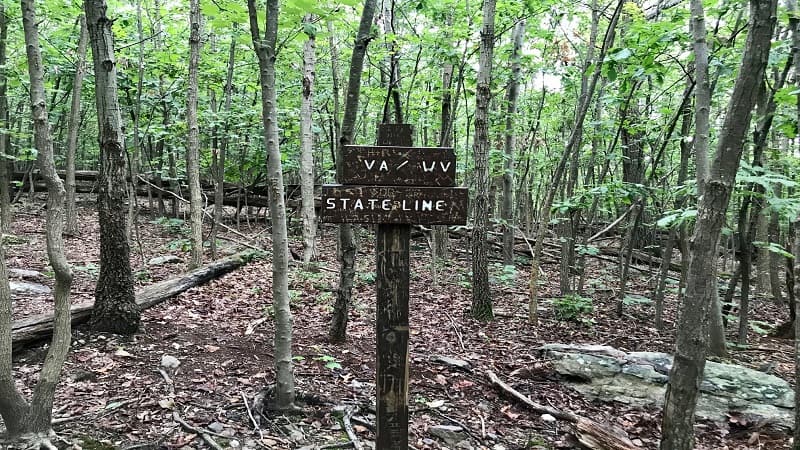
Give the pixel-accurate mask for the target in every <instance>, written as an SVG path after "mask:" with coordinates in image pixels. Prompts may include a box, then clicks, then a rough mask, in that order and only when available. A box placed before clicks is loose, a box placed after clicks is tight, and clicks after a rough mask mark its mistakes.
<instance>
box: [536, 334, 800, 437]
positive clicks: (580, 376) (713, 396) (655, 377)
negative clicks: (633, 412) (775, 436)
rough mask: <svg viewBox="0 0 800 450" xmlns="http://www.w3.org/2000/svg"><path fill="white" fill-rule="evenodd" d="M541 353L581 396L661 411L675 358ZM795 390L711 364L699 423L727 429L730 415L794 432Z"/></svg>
mask: <svg viewBox="0 0 800 450" xmlns="http://www.w3.org/2000/svg"><path fill="white" fill-rule="evenodd" d="M540 350H541V351H542V352H543V353H544V355H545V356H547V357H548V358H549V359H551V360H552V365H553V367H554V368H555V370H556V371H557V372H558V373H559V374H561V375H564V376H566V377H567V378H568V379H570V380H572V381H568V384H569V385H570V386H572V387H573V388H575V389H576V390H577V391H578V392H581V393H582V394H584V395H586V396H588V397H591V398H597V399H600V400H604V401H617V402H621V403H626V404H631V405H635V406H657V407H661V406H662V405H663V401H664V393H665V390H666V384H667V381H668V380H669V371H670V368H671V367H672V356H671V355H669V354H666V353H658V352H631V353H625V352H621V351H619V350H617V349H614V348H612V347H607V346H597V345H591V346H590V345H569V344H548V345H544V346H542V347H540ZM793 406H794V390H793V389H792V387H791V386H790V385H789V383H787V382H786V381H785V380H783V379H781V378H778V377H776V376H774V375H770V374H767V373H764V372H759V371H757V370H753V369H749V368H747V367H743V366H739V365H734V364H721V363H716V362H713V361H709V362H707V363H706V368H705V373H704V379H703V382H702V384H701V385H700V398H699V400H698V403H697V413H696V414H697V417H698V418H700V419H705V420H711V421H714V422H717V423H720V424H725V423H727V422H728V420H729V416H730V415H737V416H740V417H743V418H745V419H747V420H749V421H752V422H758V423H760V424H771V425H773V426H776V427H777V428H782V429H791V428H793V427H794V412H793Z"/></svg>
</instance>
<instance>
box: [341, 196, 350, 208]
mask: <svg viewBox="0 0 800 450" xmlns="http://www.w3.org/2000/svg"><path fill="white" fill-rule="evenodd" d="M349 201H350V199H349V198H343V199H342V209H347V202H349Z"/></svg>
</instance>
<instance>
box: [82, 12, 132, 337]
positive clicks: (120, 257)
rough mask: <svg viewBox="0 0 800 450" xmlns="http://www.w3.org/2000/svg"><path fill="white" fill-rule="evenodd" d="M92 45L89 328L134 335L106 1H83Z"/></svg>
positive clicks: (122, 155)
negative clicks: (95, 170) (95, 242)
mask: <svg viewBox="0 0 800 450" xmlns="http://www.w3.org/2000/svg"><path fill="white" fill-rule="evenodd" d="M84 8H85V12H86V24H87V27H88V30H89V39H90V42H91V44H92V59H93V61H94V74H95V99H96V104H97V105H96V106H97V122H98V128H99V133H100V136H99V139H98V141H99V144H100V172H99V174H98V177H99V182H98V195H97V198H98V200H97V210H98V213H99V222H100V274H99V276H98V278H97V286H96V288H95V309H94V311H93V312H92V320H91V326H92V328H93V329H95V330H97V331H109V332H112V333H118V334H133V333H135V332H136V330H138V329H139V320H140V318H141V312H140V311H139V307H138V306H137V305H136V298H135V296H134V293H133V274H132V273H131V263H130V248H129V246H128V236H127V233H126V230H125V227H126V217H125V216H126V214H125V194H126V188H125V186H126V181H125V159H126V158H125V156H126V155H125V147H124V135H123V133H122V118H121V117H120V107H119V99H118V97H117V68H116V58H115V56H114V35H113V32H112V30H111V26H112V24H113V21H112V20H111V19H109V18H108V17H107V16H106V11H107V6H106V0H84Z"/></svg>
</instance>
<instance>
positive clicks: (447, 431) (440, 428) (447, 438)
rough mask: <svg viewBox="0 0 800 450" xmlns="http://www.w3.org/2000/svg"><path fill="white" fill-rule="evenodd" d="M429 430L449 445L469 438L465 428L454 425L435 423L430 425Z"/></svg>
mask: <svg viewBox="0 0 800 450" xmlns="http://www.w3.org/2000/svg"><path fill="white" fill-rule="evenodd" d="M428 431H429V432H430V433H431V434H432V435H433V436H436V437H438V438H439V439H441V440H443V441H444V442H445V443H446V444H448V445H457V444H458V443H459V442H461V441H463V440H465V439H467V435H466V434H465V433H464V429H463V428H461V427H457V426H454V425H434V426H432V427H430V428H429V429H428Z"/></svg>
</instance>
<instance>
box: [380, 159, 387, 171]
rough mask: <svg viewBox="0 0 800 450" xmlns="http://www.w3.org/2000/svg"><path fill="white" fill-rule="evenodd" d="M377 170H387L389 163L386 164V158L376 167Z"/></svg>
mask: <svg viewBox="0 0 800 450" xmlns="http://www.w3.org/2000/svg"><path fill="white" fill-rule="evenodd" d="M378 170H379V171H381V172H388V171H389V165H388V164H386V160H383V161H381V166H380V167H379V168H378Z"/></svg>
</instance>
